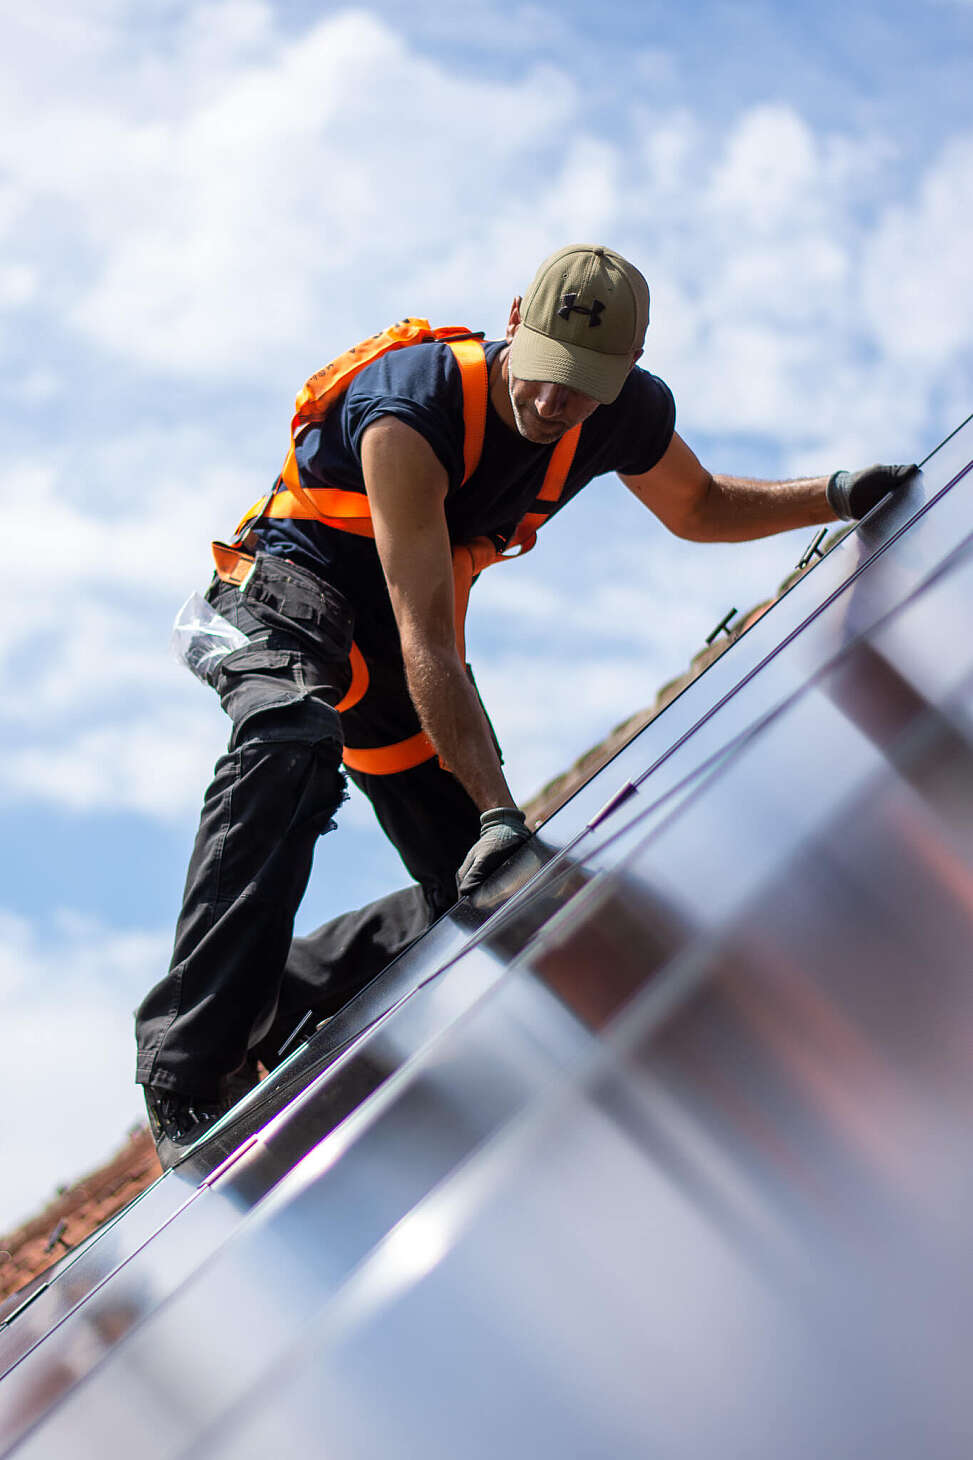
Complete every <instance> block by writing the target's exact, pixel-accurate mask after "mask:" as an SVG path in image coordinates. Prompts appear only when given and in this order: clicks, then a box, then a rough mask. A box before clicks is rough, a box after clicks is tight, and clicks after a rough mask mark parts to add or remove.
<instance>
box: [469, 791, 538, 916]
mask: <svg viewBox="0 0 973 1460" xmlns="http://www.w3.org/2000/svg"><path fill="white" fill-rule="evenodd" d="M529 839H530V832H529V831H528V830H527V823H526V818H525V817H524V813H523V812H522V811H518V810H517V808H516V806H495V807H494V808H493V809H492V810H491V811H484V812H483V813H482V814H481V816H480V839H479V841H478V842H476V843H475V844H474V845H473V846H472V847H471V848H470V850H469V851H468V852H467V854H466V858H465V860H464V862H463V865H462V867H460V869H459V871H458V872H457V874H456V886H457V887H458V888H459V894H460V896H461V897H462V896H463V895H464V894H465V893H468V892H475V891H476V889H477V888H478V887H482V885H483V883H484V882H485V881H486V880H487V878H488V877H489V876H490V874H491V872H495V871H496V869H497V868H498V867H500V866H502V865H503V863H504V862H505V861H506V860H507V858H508V857H510V856H512V855H513V853H514V852H515V851H516V850H517V848H518V847H522V846H523V844H524V842H525V841H528V840H529Z"/></svg>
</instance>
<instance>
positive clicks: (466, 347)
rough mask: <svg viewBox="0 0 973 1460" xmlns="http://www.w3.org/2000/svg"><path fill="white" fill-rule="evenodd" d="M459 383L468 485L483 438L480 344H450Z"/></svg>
mask: <svg viewBox="0 0 973 1460" xmlns="http://www.w3.org/2000/svg"><path fill="white" fill-rule="evenodd" d="M448 343H449V348H450V349H451V350H452V352H453V355H454V357H455V359H456V363H457V365H458V366H459V373H460V379H461V380H462V382H463V481H464V483H465V482H468V481H469V479H470V477H471V476H472V475H473V473H474V472H475V471H476V469H477V467H478V466H479V464H480V457H481V456H482V455H483V438H484V436H485V434H486V421H487V400H488V397H489V394H490V372H489V371H488V370H487V363H486V351H485V350H484V348H483V341H482V340H475V339H469V340H450V341H449V342H448Z"/></svg>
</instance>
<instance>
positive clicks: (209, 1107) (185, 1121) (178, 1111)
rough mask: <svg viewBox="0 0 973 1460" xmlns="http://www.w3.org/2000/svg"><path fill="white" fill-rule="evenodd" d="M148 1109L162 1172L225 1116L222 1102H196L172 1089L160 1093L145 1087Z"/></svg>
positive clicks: (224, 1107)
mask: <svg viewBox="0 0 973 1460" xmlns="http://www.w3.org/2000/svg"><path fill="white" fill-rule="evenodd" d="M143 1088H144V1093H145V1108H146V1110H147V1111H148V1113H149V1130H150V1131H151V1132H152V1139H153V1140H154V1141H155V1149H156V1151H157V1152H158V1153H159V1161H160V1162H161V1164H162V1169H163V1171H168V1170H169V1167H170V1166H174V1165H175V1164H176V1162H177V1161H180V1160H181V1159H182V1157H183V1156H185V1154H186V1152H187V1151H188V1150H189V1148H190V1146H193V1145H195V1143H196V1142H197V1141H198V1140H201V1139H202V1138H203V1136H204V1135H206V1133H207V1131H209V1130H212V1128H213V1126H214V1125H215V1124H216V1122H217V1121H218V1120H222V1118H223V1116H224V1115H225V1114H226V1111H227V1109H228V1108H229V1107H228V1106H227V1105H225V1104H224V1103H223V1101H216V1100H194V1099H192V1098H190V1097H188V1096H186V1095H177V1094H176V1093H175V1092H174V1091H172V1090H159V1089H155V1088H153V1086H152V1085H145V1086H144V1087H143Z"/></svg>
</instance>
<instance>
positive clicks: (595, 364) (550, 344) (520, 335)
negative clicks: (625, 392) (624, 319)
mask: <svg viewBox="0 0 973 1460" xmlns="http://www.w3.org/2000/svg"><path fill="white" fill-rule="evenodd" d="M631 367H632V357H631V355H629V354H625V355H605V354H603V353H602V352H601V350H586V349H585V348H584V347H583V346H582V345H565V344H562V343H561V341H560V340H552V339H551V337H550V335H542V334H540V333H539V332H538V331H537V330H532V329H529V328H528V327H527V325H525V324H522V325H520V326H519V328H518V330H517V333H516V334H515V335H514V338H513V343H512V344H511V346H510V369H511V370H512V371H513V373H514V375H516V376H517V378H518V379H519V380H549V381H552V382H553V383H554V384H555V385H567V386H569V387H570V389H571V390H580V391H581V392H582V394H584V395H590V396H591V398H592V400H596V401H598V403H599V404H600V405H603V406H609V405H611V403H612V401H613V400H615V399H616V397H617V396H618V393H619V391H620V390H621V388H622V386H623V385H624V384H625V377H626V376H627V375H628V372H629V370H630V369H631Z"/></svg>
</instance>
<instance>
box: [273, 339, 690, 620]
mask: <svg viewBox="0 0 973 1460" xmlns="http://www.w3.org/2000/svg"><path fill="white" fill-rule="evenodd" d="M502 349H503V342H502V341H488V342H487V344H486V358H487V365H488V366H490V365H492V363H493V361H494V360H495V359H496V356H497V353H498V352H499V351H500V350H502ZM675 415H676V409H675V403H674V401H673V398H672V394H671V392H670V390H669V388H668V386H667V385H666V384H665V383H664V381H662V380H659V379H658V378H657V377H656V376H654V375H650V374H649V373H648V371H646V370H640V369H638V368H636V369H634V370H633V371H632V372H631V373H630V375H629V376H628V378H627V379H626V381H625V384H624V386H623V387H622V390H621V393H620V394H619V396H618V398H617V399H616V400H615V401H613V402H612V404H611V405H607V406H599V407H598V409H597V410H596V411H594V412H593V413H592V415H590V416H589V417H588V419H587V420H586V421H585V422H584V424H583V426H582V428H581V434H580V436H579V438H578V446H577V450H576V452H575V455H574V461H573V462H572V465H571V470H570V471H569V473H568V476H567V481H566V482H565V486H564V491H563V493H562V495H561V500H560V504H559V510H560V507H563V506H564V505H565V504H566V503H567V502H569V501H570V500H571V498H572V497H574V496H576V495H577V493H578V492H579V491H580V490H581V488H582V487H583V486H585V485H586V484H587V483H588V482H590V481H591V480H592V478H593V477H596V476H600V475H601V474H602V473H604V472H609V471H616V472H622V473H624V474H626V475H629V474H630V475H637V474H639V473H640V472H645V471H649V470H650V468H651V467H653V466H655V465H656V463H657V462H658V461H659V460H660V459H661V457H662V456H663V455H664V453H665V451H666V449H667V447H668V445H669V442H670V441H671V440H672V433H673V429H674V426H675ZM382 416H397V417H398V418H399V420H402V421H404V422H405V423H406V424H407V425H409V426H411V427H412V428H413V429H414V430H416V431H418V432H419V434H420V435H421V436H424V437H425V439H426V440H427V441H428V442H429V444H430V446H431V447H432V449H433V451H434V452H435V453H436V455H437V457H438V458H439V460H440V461H441V462H442V464H443V467H444V468H445V471H446V474H447V477H448V479H449V488H448V491H447V495H446V503H445V511H446V522H447V526H448V528H449V536H450V540H451V541H452V542H457V543H458V542H466V541H469V540H470V539H471V538H474V537H479V536H484V535H486V536H493V535H499V536H501V537H503V538H507V537H509V536H510V535H511V534H512V532H513V531H514V529H515V527H516V526H517V524H518V522H519V521H520V519H521V518H522V517H523V515H524V513H525V512H527V511H528V510H529V509H530V507H531V505H532V504H533V502H534V499H535V498H536V497H537V494H538V492H539V491H540V489H541V486H542V483H543V480H544V474H545V472H546V470H547V466H548V463H549V461H550V459H551V453H552V451H553V449H554V448H553V446H538V445H536V444H535V443H533V442H531V441H527V440H525V439H524V438H523V437H522V436H521V435H520V434H519V433H518V432H517V431H514V430H512V429H511V428H510V427H509V426H508V425H507V424H506V423H505V422H504V421H503V420H501V418H500V416H499V415H498V414H497V412H496V410H495V409H494V407H493V404H492V402H491V403H490V404H489V405H488V407H487V422H486V432H485V435H484V440H483V452H482V455H481V457H480V462H479V465H478V466H477V468H476V471H475V472H474V473H473V475H472V476H471V477H470V479H469V481H468V482H466V484H465V485H463V482H462V478H463V437H464V425H463V388H462V379H461V376H460V371H459V366H458V365H457V364H456V359H455V357H454V355H453V352H452V351H451V350H450V348H449V346H448V345H446V344H442V343H439V342H430V343H428V344H422V345H412V346H410V347H409V348H408V349H405V350H394V351H391V352H390V353H389V354H387V355H384V356H382V358H381V359H379V360H375V361H373V362H372V364H371V365H367V366H366V367H365V369H364V370H362V371H361V373H360V374H359V375H358V376H356V378H355V379H354V380H353V381H352V383H351V385H350V386H349V388H348V390H347V392H346V393H345V395H344V396H343V398H342V399H341V401H340V402H339V404H338V405H337V406H336V407H335V408H334V409H333V410H332V411H330V412H329V413H328V415H327V416H325V418H324V420H323V421H322V422H321V423H320V425H315V426H312V427H310V428H308V429H305V431H304V432H303V433H302V434H301V436H300V439H299V441H298V445H297V458H298V464H299V466H300V469H301V480H302V481H303V482H304V484H305V485H306V486H308V487H318V486H331V487H340V488H344V489H345V490H352V491H363V490H364V480H363V477H362V468H361V440H362V436H363V434H364V432H365V430H366V428H367V427H368V426H370V425H372V424H373V422H375V421H377V420H379V419H380V418H381V417H382ZM257 533H258V535H259V538H260V545H261V547H262V548H263V549H264V550H265V551H266V552H270V553H276V554H279V555H281V556H283V557H287V558H290V559H291V560H292V561H293V562H296V563H300V564H302V565H303V566H305V567H307V568H310V569H311V571H312V572H315V573H318V574H319V575H320V576H321V577H323V578H325V579H327V581H328V582H329V583H332V584H333V585H334V586H335V587H336V588H337V589H338V590H339V591H340V592H341V593H343V594H344V595H345V596H346V597H347V598H348V599H349V600H350V602H351V603H352V605H353V607H354V609H355V613H356V619H357V620H358V622H359V626H360V627H363V626H364V625H363V623H362V620H363V619H365V620H371V621H372V623H373V625H374V628H375V629H378V628H379V626H380V624H381V625H383V626H384V627H385V629H388V628H391V629H392V630H393V632H394V619H393V617H392V608H391V603H390V602H389V599H388V593H387V590H386V587H385V579H384V575H383V573H382V568H381V564H380V562H379V557H378V550H377V549H376V547H375V543H374V542H373V541H372V539H370V538H364V537H357V536H353V535H352V534H350V533H347V532H340V531H338V530H337V529H335V528H331V527H328V526H327V525H326V524H325V523H323V522H306V521H301V520H298V519H293V518H276V519H265V520H264V521H263V522H261V523H260V525H259V527H258V528H257ZM368 637H372V636H371V635H369V636H368Z"/></svg>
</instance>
